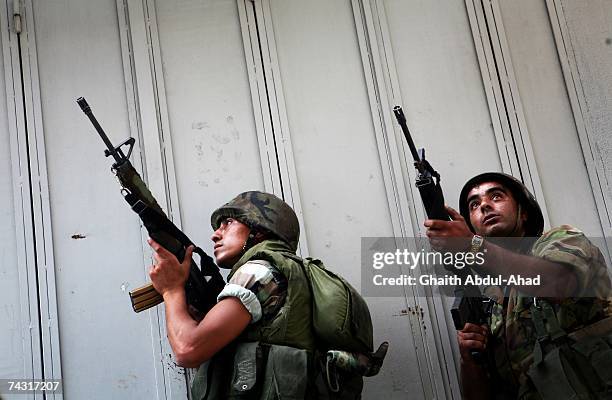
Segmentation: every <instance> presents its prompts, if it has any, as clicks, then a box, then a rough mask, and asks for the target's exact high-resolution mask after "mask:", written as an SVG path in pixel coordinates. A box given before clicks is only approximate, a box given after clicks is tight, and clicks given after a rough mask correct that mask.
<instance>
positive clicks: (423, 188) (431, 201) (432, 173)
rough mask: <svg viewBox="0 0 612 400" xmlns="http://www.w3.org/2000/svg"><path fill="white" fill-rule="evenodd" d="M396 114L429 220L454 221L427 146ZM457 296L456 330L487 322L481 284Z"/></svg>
mask: <svg viewBox="0 0 612 400" xmlns="http://www.w3.org/2000/svg"><path fill="white" fill-rule="evenodd" d="M393 113H394V114H395V118H396V119H397V122H398V123H399V125H400V127H401V128H402V132H404V137H405V138H406V141H407V142H408V147H409V148H410V153H412V158H413V159H414V167H415V168H416V170H417V177H416V187H417V188H418V189H419V194H420V195H421V200H422V202H423V205H424V206H425V212H426V214H427V217H428V218H429V219H440V220H444V221H450V220H451V218H450V216H449V215H448V212H447V211H446V207H445V205H444V195H443V193H442V187H441V186H440V174H439V173H438V172H437V171H436V170H434V169H433V167H432V166H431V164H429V162H428V161H427V160H426V159H425V149H424V148H421V149H419V151H418V152H417V149H416V146H415V145H414V141H413V140H412V136H411V135H410V131H409V130H408V126H407V125H406V116H405V115H404V111H403V110H402V107H400V106H395V107H393ZM452 272H454V273H455V274H456V275H457V276H459V277H460V278H461V282H465V280H466V278H467V276H468V275H470V274H471V273H472V272H471V270H470V269H469V268H468V267H466V268H463V269H457V268H453V270H452ZM454 296H455V300H454V302H453V306H452V308H451V315H452V317H453V323H454V325H455V329H456V330H458V331H460V330H462V329H463V327H464V326H465V324H466V323H468V322H470V323H473V324H478V325H482V324H484V323H486V322H487V319H488V316H489V314H490V310H491V305H492V303H491V302H492V300H491V299H488V298H486V297H483V296H482V294H481V292H480V289H479V288H478V287H477V286H475V285H458V286H456V287H455V289H454ZM472 356H473V357H474V358H475V359H478V358H479V357H480V354H479V353H475V352H472Z"/></svg>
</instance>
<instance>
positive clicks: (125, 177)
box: [77, 97, 225, 314]
mask: <svg viewBox="0 0 612 400" xmlns="http://www.w3.org/2000/svg"><path fill="white" fill-rule="evenodd" d="M77 104H78V105H79V107H81V110H83V112H84V113H85V115H87V117H89V120H90V121H91V123H92V124H93V126H94V128H95V129H96V131H97V132H98V134H99V135H100V137H101V138H102V141H103V142H104V144H105V145H106V149H105V150H104V155H105V156H106V157H109V156H112V157H113V158H114V159H115V162H114V163H113V165H112V167H111V171H112V172H113V173H114V174H115V175H116V176H117V178H118V179H119V184H120V185H121V194H122V195H123V198H124V199H125V201H127V203H128V204H129V205H130V207H131V208H132V210H133V211H134V212H135V213H136V214H138V216H139V217H140V219H141V221H142V223H143V225H144V226H145V228H146V229H147V231H148V233H149V236H150V237H151V238H152V239H153V240H155V241H156V242H157V243H159V244H160V245H162V246H163V247H164V248H165V249H167V250H168V251H170V252H171V253H172V254H174V255H175V256H176V258H177V259H178V260H179V262H182V261H183V260H184V258H185V251H186V250H187V248H188V247H189V246H191V245H193V242H192V241H191V240H190V239H189V238H188V237H187V236H186V235H185V234H184V233H183V232H182V231H181V230H180V229H179V228H177V227H176V225H174V224H173V223H172V221H170V220H169V219H168V217H167V216H166V214H165V213H164V211H163V210H162V209H161V207H160V206H159V204H158V203H157V201H156V200H155V198H154V197H153V195H152V194H151V192H150V191H149V189H148V188H147V185H146V184H145V183H144V182H143V180H142V178H141V177H140V175H139V174H138V172H137V171H136V169H134V167H133V166H132V163H131V162H130V160H129V158H130V155H131V154H132V150H133V148H134V143H135V142H136V140H135V139H134V138H132V137H130V138H128V139H127V140H125V141H124V142H122V143H121V144H119V145H118V146H114V145H113V144H112V143H111V141H110V140H109V139H108V136H106V133H104V130H103V129H102V127H101V126H100V124H99V123H98V120H97V119H96V117H95V116H94V115H93V112H92V111H91V107H89V104H87V101H86V100H85V99H84V98H83V97H79V98H78V99H77ZM124 146H129V147H128V150H127V155H125V153H124V152H123V150H122V148H123V147H124ZM194 253H196V254H198V255H199V256H200V267H201V269H200V268H198V267H197V265H196V263H195V261H194V260H193V259H191V266H190V268H189V278H188V279H187V282H186V283H185V293H186V297H187V303H188V304H189V305H191V306H193V307H194V308H195V309H197V310H198V311H199V312H201V313H204V314H205V313H207V312H208V311H209V310H210V309H211V308H212V307H213V306H214V305H215V304H216V302H217V295H218V294H219V293H220V292H221V289H223V286H225V282H224V280H223V277H222V276H221V274H220V273H219V268H218V267H217V266H216V265H215V263H214V261H213V259H212V258H211V257H210V256H209V255H208V254H206V253H205V252H204V251H203V250H202V249H201V248H199V247H197V246H195V250H194ZM130 300H131V302H132V308H133V309H134V311H135V312H141V311H144V310H147V309H149V308H151V307H154V306H156V305H158V304H160V303H162V302H163V301H164V299H163V297H162V296H161V295H160V294H159V293H158V292H157V291H156V290H155V288H154V287H153V284H151V283H149V284H146V285H144V286H141V287H139V288H137V289H134V290H132V291H131V292H130Z"/></svg>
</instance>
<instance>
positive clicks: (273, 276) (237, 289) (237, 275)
mask: <svg viewBox="0 0 612 400" xmlns="http://www.w3.org/2000/svg"><path fill="white" fill-rule="evenodd" d="M286 292H287V279H286V278H285V276H284V275H283V274H282V273H281V272H280V271H279V270H278V269H277V268H276V267H275V266H274V265H272V264H271V263H270V262H268V261H265V260H250V261H248V262H247V263H245V264H243V265H242V266H240V268H238V269H237V270H236V271H235V272H234V274H233V275H232V277H231V278H230V280H229V282H228V283H227V285H226V286H225V287H224V288H223V290H222V291H221V293H220V294H219V296H218V297H217V299H218V301H221V300H223V299H224V298H227V297H237V298H238V299H240V301H241V302H242V304H243V305H244V306H245V307H246V308H247V310H248V311H249V313H250V314H251V317H252V323H254V322H257V321H258V320H259V319H261V318H262V317H266V316H268V315H272V314H274V313H275V312H276V310H277V308H278V307H279V306H280V305H282V303H283V302H284V299H285V296H286Z"/></svg>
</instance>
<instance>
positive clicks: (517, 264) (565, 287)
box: [479, 242, 576, 297]
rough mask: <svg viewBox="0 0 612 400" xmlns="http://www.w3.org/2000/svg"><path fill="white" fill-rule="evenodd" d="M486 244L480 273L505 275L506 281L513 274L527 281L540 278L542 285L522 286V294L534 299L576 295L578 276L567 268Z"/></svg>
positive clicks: (520, 288) (520, 287)
mask: <svg viewBox="0 0 612 400" xmlns="http://www.w3.org/2000/svg"><path fill="white" fill-rule="evenodd" d="M485 243H486V245H485V251H486V253H485V254H486V255H485V257H484V259H485V263H484V264H483V265H482V266H481V267H480V268H479V270H480V272H483V273H487V274H489V275H501V276H502V277H503V278H505V279H508V278H509V277H510V276H511V275H515V276H516V275H520V276H521V277H524V278H536V277H538V276H540V277H541V284H540V285H534V286H530V285H526V286H518V288H519V290H521V291H522V292H524V293H527V294H530V295H534V296H547V297H565V296H572V295H573V294H574V292H575V290H576V276H575V275H574V274H573V273H572V272H571V270H570V269H569V268H568V267H566V266H565V265H562V264H557V263H554V262H551V261H548V260H545V259H543V258H538V257H533V256H528V255H524V254H519V253H515V252H513V251H510V250H506V249H504V248H502V247H500V246H498V245H496V244H493V243H490V242H485Z"/></svg>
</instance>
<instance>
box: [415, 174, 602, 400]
mask: <svg viewBox="0 0 612 400" xmlns="http://www.w3.org/2000/svg"><path fill="white" fill-rule="evenodd" d="M459 205H460V211H461V212H460V213H458V212H457V211H455V210H453V209H451V208H450V207H449V208H448V211H449V214H450V215H451V217H452V219H453V221H433V220H428V221H426V222H425V226H426V227H427V235H428V236H429V238H430V242H431V243H432V246H434V247H436V248H447V249H449V248H453V249H454V250H458V249H457V246H458V244H457V241H459V242H461V240H459V239H458V238H464V239H463V243H464V247H463V249H462V250H463V251H484V252H485V254H486V257H485V264H484V265H483V266H481V267H478V268H476V270H477V272H478V273H479V274H481V275H485V274H490V275H493V276H498V275H502V276H503V277H505V278H508V276H509V275H510V274H520V275H521V276H522V277H531V278H533V277H536V276H538V275H539V276H541V278H542V280H541V284H540V285H539V286H527V285H525V286H505V287H489V288H487V289H486V291H485V294H486V295H487V296H489V297H490V298H492V299H494V300H495V305H494V307H493V309H492V315H491V317H490V321H489V324H488V325H483V326H478V325H475V324H470V323H468V324H466V325H465V327H464V329H463V330H461V331H459V332H458V341H459V348H460V353H461V383H462V392H463V396H464V398H468V399H493V398H498V399H542V398H544V399H548V398H555V399H557V400H560V399H563V398H580V399H590V398H612V394H610V393H612V392H610V391H609V390H610V389H611V388H612V386H610V384H612V379H611V377H612V375H611V373H610V372H606V371H604V367H595V368H593V367H592V366H591V365H590V361H589V360H588V358H589V357H591V358H597V354H607V355H606V357H610V356H611V355H612V351H611V346H612V335H610V332H607V333H606V332H604V334H605V335H604V339H605V340H603V341H602V342H601V343H602V344H601V346H600V349H601V350H596V351H591V350H589V352H588V353H589V354H587V356H585V357H582V356H580V357H581V358H580V363H581V364H580V367H578V366H571V367H568V365H571V364H572V362H570V363H569V364H564V367H563V368H565V371H564V372H562V373H560V375H559V376H556V377H555V379H549V378H547V379H549V380H550V382H548V381H546V379H544V380H542V379H540V378H539V377H541V376H542V375H541V374H540V373H541V371H542V368H544V370H546V371H545V372H547V373H549V375H550V376H552V373H551V371H553V372H555V371H556V370H555V368H553V367H551V366H550V364H547V363H548V361H543V360H545V358H546V357H545V356H546V355H547V354H549V353H551V354H552V353H554V352H555V351H557V349H559V348H563V349H564V350H563V351H565V352H566V353H564V354H570V355H572V356H574V355H575V354H577V353H576V352H575V351H574V350H573V348H570V347H569V346H571V345H572V344H574V343H575V341H573V340H571V339H568V336H567V334H569V337H571V334H572V332H577V331H578V332H580V331H579V330H580V329H581V328H583V327H585V326H593V325H592V324H593V323H595V322H597V321H600V322H601V320H603V319H604V318H605V317H606V316H607V315H609V312H610V310H609V303H608V301H607V299H608V297H609V296H610V279H609V276H608V271H607V269H606V264H605V261H604V258H603V256H602V254H601V252H600V250H599V249H598V248H597V247H596V246H595V245H593V244H592V243H591V242H590V241H589V240H588V239H587V238H586V237H585V235H584V234H583V233H582V232H581V231H579V230H577V229H575V228H573V227H571V226H568V225H563V226H560V227H557V228H554V229H552V230H550V231H548V232H546V233H544V234H542V231H543V227H544V221H543V217H542V212H541V211H540V207H539V206H538V204H537V202H536V201H535V198H534V197H533V196H532V195H531V193H529V191H528V190H527V189H526V188H525V186H524V185H523V184H522V183H521V182H519V181H518V180H516V179H515V178H513V177H511V176H509V175H506V174H501V173H485V174H481V175H477V176H476V177H474V178H472V179H470V180H469V181H468V182H467V183H466V184H465V186H464V188H463V190H462V191H461V195H460V198H459ZM502 237H515V238H522V239H521V240H517V241H512V242H510V241H505V242H504V241H500V240H499V238H502ZM449 238H454V239H453V240H452V241H449V240H448V239H449ZM483 238H484V239H483ZM459 247H461V246H459ZM544 298H545V299H544ZM538 301H540V303H537V302H538ZM542 304H543V305H544V306H545V307H544V309H546V310H550V314H547V316H548V319H549V321H548V322H546V324H540V323H539V322H540V321H543V320H544V319H543V318H541V317H537V315H541V310H542V309H543V306H542ZM604 321H609V320H604ZM553 322H554V324H553ZM608 325H609V324H608ZM551 327H556V328H555V329H556V330H555V332H556V333H558V335H557V336H554V338H556V339H555V340H556V341H553V340H552V339H550V335H548V333H549V332H550V331H551V330H552V328H551ZM538 328H539V329H538ZM546 329H549V331H546ZM538 338H540V339H541V340H540V341H538V340H537V339H538ZM593 340H595V339H593ZM597 340H599V339H597ZM536 344H537V345H536ZM597 345H599V342H598V344H597ZM585 346H586V345H584V342H583V347H585ZM589 346H590V344H589ZM593 348H595V347H593V346H591V347H589V349H593ZM473 350H477V351H485V352H486V354H488V355H489V362H488V363H486V364H488V365H486V364H485V365H480V364H477V363H476V362H475V361H474V359H473V357H472V355H471V351H473ZM601 351H605V352H607V353H601ZM598 352H599V353H598ZM555 354H556V353H555ZM600 358H601V357H600ZM574 361H575V363H578V361H576V360H574ZM611 365H612V364H611ZM487 367H488V368H487ZM563 368H560V369H559V370H561V369H563ZM572 368H575V369H576V370H578V369H580V368H583V369H584V371H583V372H584V373H585V374H587V375H588V374H589V373H590V375H592V376H593V381H592V382H593V383H592V384H588V383H587V384H584V379H582V378H579V377H576V376H572V377H570V378H571V379H570V378H567V377H566V374H567V371H569V370H571V369H572ZM587 371H588V372H587ZM539 374H540V375H539ZM606 374H607V376H606ZM575 375H576V374H575ZM588 379H589V378H588V377H587V380H588ZM542 382H543V383H542ZM552 382H554V384H553V383H552ZM606 384H607V385H608V386H607V389H606V388H605V386H606ZM590 385H591V386H592V387H589V386H590ZM600 385H603V386H602V387H603V389H601V390H602V392H606V391H607V392H606V393H608V394H605V395H603V397H597V396H596V395H595V390H600ZM594 386H597V389H594V388H593V387H594ZM574 393H577V394H578V395H577V396H575V397H572V395H573V394H574ZM608 396H610V397H608Z"/></svg>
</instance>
